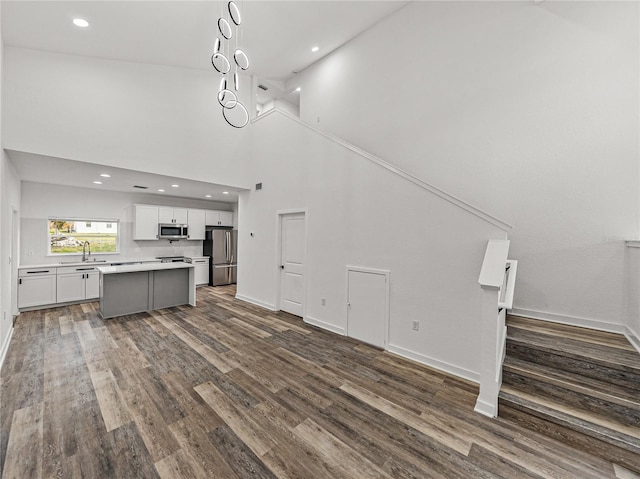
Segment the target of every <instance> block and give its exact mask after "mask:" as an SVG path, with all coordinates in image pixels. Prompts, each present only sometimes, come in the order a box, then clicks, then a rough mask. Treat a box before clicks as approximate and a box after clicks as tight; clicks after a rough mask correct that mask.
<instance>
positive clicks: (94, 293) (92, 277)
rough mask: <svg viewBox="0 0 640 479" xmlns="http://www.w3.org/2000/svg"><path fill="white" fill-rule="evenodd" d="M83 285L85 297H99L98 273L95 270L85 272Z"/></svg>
mask: <svg viewBox="0 0 640 479" xmlns="http://www.w3.org/2000/svg"><path fill="white" fill-rule="evenodd" d="M84 286H85V293H86V294H85V296H86V299H98V298H99V297H100V273H99V272H97V271H93V272H92V273H87V278H86V279H85V283H84Z"/></svg>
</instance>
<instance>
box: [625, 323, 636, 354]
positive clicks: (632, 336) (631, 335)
mask: <svg viewBox="0 0 640 479" xmlns="http://www.w3.org/2000/svg"><path fill="white" fill-rule="evenodd" d="M624 335H625V336H626V337H627V339H628V340H629V342H630V343H631V344H632V346H633V347H634V348H636V349H637V350H638V352H639V353H640V336H638V335H637V334H636V332H635V331H634V330H633V329H631V328H630V327H629V326H625V327H624Z"/></svg>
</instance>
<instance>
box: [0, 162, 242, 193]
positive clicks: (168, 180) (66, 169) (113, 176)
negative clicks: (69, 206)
mask: <svg viewBox="0 0 640 479" xmlns="http://www.w3.org/2000/svg"><path fill="white" fill-rule="evenodd" d="M7 153H8V155H9V158H11V161H12V162H13V164H14V165H15V167H16V170H17V171H18V175H19V176H20V179H21V180H23V181H33V182H35V183H50V184H56V185H64V186H75V187H80V188H94V189H97V190H109V191H123V192H128V193H147V194H153V195H161V196H174V197H180V198H193V199H198V200H203V201H223V202H226V203H235V202H237V201H238V193H239V192H240V191H242V190H240V189H238V188H232V187H229V186H224V185H216V184H213V183H205V182H203V181H194V180H187V179H184V178H174V177H171V176H163V175H155V174H152V173H143V172H140V171H134V170H128V169H125V168H114V167H112V166H102V165H96V164H94V163H85V162H82V161H73V160H66V159H63V158H54V157H51V156H42V155H34V154H32V153H24V152H21V151H13V150H7ZM101 174H108V175H110V178H104V177H102V176H100V175H101ZM94 181H101V182H102V184H101V185H97V184H95V183H93V182H94ZM135 185H137V186H146V187H147V189H140V188H136V187H135ZM171 185H178V188H174V187H172V186H171ZM159 189H162V190H164V192H160V191H158V190H159ZM223 191H226V192H227V193H228V194H224V193H223ZM206 195H210V196H211V197H210V198H207V197H206Z"/></svg>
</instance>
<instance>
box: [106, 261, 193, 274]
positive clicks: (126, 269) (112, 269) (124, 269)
mask: <svg viewBox="0 0 640 479" xmlns="http://www.w3.org/2000/svg"><path fill="white" fill-rule="evenodd" d="M180 268H195V266H194V265H193V264H191V263H182V262H180V263H146V264H130V265H122V266H98V267H97V268H96V269H97V270H98V271H100V273H101V274H115V273H135V272H138V271H158V270H163V269H180Z"/></svg>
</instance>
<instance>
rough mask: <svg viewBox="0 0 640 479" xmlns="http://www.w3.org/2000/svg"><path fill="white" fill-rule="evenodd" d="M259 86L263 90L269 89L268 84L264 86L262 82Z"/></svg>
mask: <svg viewBox="0 0 640 479" xmlns="http://www.w3.org/2000/svg"><path fill="white" fill-rule="evenodd" d="M258 88H260V89H261V90H264V91H267V90H268V89H269V88H267V87H266V86H264V85H263V84H262V83H261V84H260V85H258Z"/></svg>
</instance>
